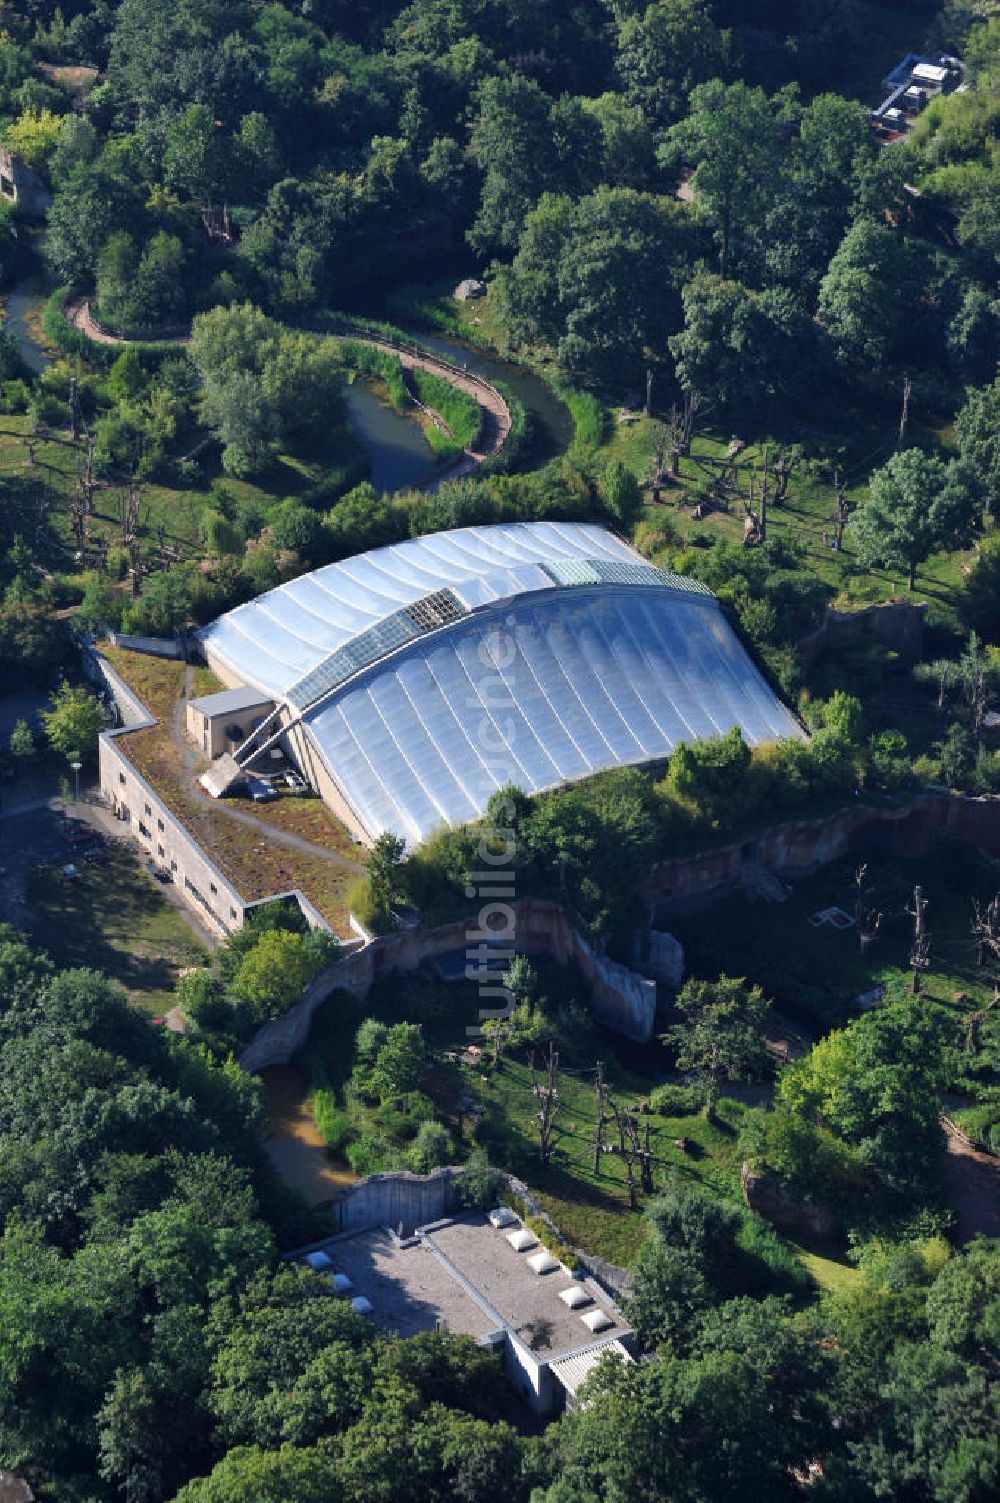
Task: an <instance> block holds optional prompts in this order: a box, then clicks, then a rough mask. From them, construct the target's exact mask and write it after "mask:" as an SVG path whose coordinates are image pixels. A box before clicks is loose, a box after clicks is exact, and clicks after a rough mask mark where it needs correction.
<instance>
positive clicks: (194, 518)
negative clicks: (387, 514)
mask: <svg viewBox="0 0 1000 1503" xmlns="http://www.w3.org/2000/svg"><path fill="white" fill-rule="evenodd" d="M29 429H30V421H29V419H28V418H27V417H26V416H23V415H14V416H11V415H9V414H8V415H2V416H0V481H5V480H15V481H21V482H22V483H23V484H25V485H28V486H34V485H36V484H44V486H45V487H46V488H47V490H48V491H49V493H50V494H54V495H55V497H56V506H55V508H54V522H55V531H56V534H57V537H58V538H59V539H60V541H61V542H62V544H63V545H64V547H65V548H66V550H67V556H66V557H65V558H64V559H63V560H61V561H57V562H60V563H61V566H62V567H66V566H67V564H68V563H69V550H70V548H71V544H72V532H71V526H70V514H69V506H68V502H69V498H70V496H71V495H72V492H73V486H74V483H75V479H76V467H77V460H78V457H79V455H80V454H81V453H82V452H83V450H82V448H80V447H74V446H73V445H72V444H71V443H70V441H69V437H68V432H67V433H66V434H63V433H61V432H59V431H57V430H52V431H50V432H48V433H47V435H46V436H44V437H40V438H39V439H37V440H36V442H35V445H34V456H35V463H34V465H33V466H32V465H31V464H30V463H29V450H28V444H27V436H28V432H29ZM197 437H198V434H197V431H193V432H192V433H191V434H189V435H187V437H186V439H185V441H184V442H182V441H181V440H178V441H177V443H176V444H175V445H174V451H175V453H174V456H173V457H176V455H177V454H179V453H181V452H183V450H184V448H186V447H193V446H194V443H195V442H196V441H197ZM366 465H367V455H366V453H365V451H364V449H363V446H362V445H361V444H360V441H359V440H358V439H357V438H356V437H355V435H354V434H353V433H352V432H351V430H350V428H348V427H347V425H346V423H334V424H333V425H332V426H331V428H330V430H329V432H328V433H327V434H326V435H325V437H324V442H323V444H322V446H321V447H320V448H319V449H317V450H316V451H315V452H312V453H309V454H301V455H292V454H282V455H279V456H278V458H277V459H276V460H275V462H274V464H273V465H272V467H271V468H270V470H269V471H268V472H267V473H266V474H264V475H261V476H259V477H258V479H257V481H256V482H251V481H247V480H237V479H235V478H233V477H232V476H230V475H227V474H225V472H224V471H223V469H222V465H221V463H220V458H219V448H218V445H214V446H211V447H210V448H209V449H208V450H207V451H205V452H204V453H203V454H202V455H201V456H200V458H199V475H198V478H197V479H196V480H195V481H193V482H191V483H190V484H187V483H184V482H182V480H181V477H180V476H179V475H178V474H177V472H176V471H175V470H173V469H172V468H171V466H170V464H169V463H165V464H164V465H162V466H161V467H160V470H159V472H158V473H157V476H156V478H155V479H152V480H148V481H146V482H144V484H143V510H142V517H143V524H142V529H143V536H144V538H145V540H146V548H147V550H149V552H150V554H151V555H154V556H155V552H156V550H157V549H158V546H159V539H160V537H161V535H162V537H163V540H164V541H165V542H166V543H168V544H171V545H174V546H177V547H179V548H180V549H181V551H182V553H183V554H184V556H186V557H198V556H200V555H201V552H202V546H203V545H202V534H201V518H202V516H203V514H204V512H205V511H206V509H209V508H217V507H218V500H217V498H216V497H215V496H214V495H213V493H212V487H213V485H217V486H221V487H222V489H223V490H224V491H225V492H226V493H227V495H229V496H230V497H232V498H233V500H235V501H237V502H241V503H243V504H248V505H256V506H258V507H260V508H262V509H266V508H268V507H270V506H273V505H274V504H275V503H276V502H278V501H281V500H283V499H284V498H285V497H288V496H303V495H308V493H309V492H310V490H311V489H312V488H314V487H322V488H323V499H322V500H321V501H320V503H319V504H320V506H321V508H325V507H327V506H329V505H331V504H332V502H333V498H334V494H335V493H336V491H337V489H338V488H346V487H347V486H349V485H351V484H355V483H356V482H357V481H358V480H359V479H361V478H363V475H364V474H365V473H366ZM341 482H342V484H341ZM120 490H121V486H120V483H119V482H118V481H115V480H105V481H102V482H100V483H99V485H98V489H97V491H96V493H95V511H96V514H95V516H94V517H93V518H91V519H90V521H89V522H88V531H89V535H90V538H91V541H92V543H93V542H96V541H97V540H98V539H104V540H106V541H107V542H108V543H109V544H110V545H111V546H112V547H113V546H115V545H116V543H117V542H118V540H119V537H120V534H121V524H120V520H119V501H118V496H119V492H120ZM327 492H329V495H327ZM74 546H75V545H74Z"/></svg>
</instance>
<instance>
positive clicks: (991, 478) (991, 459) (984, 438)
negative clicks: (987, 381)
mask: <svg viewBox="0 0 1000 1503" xmlns="http://www.w3.org/2000/svg"><path fill="white" fill-rule="evenodd" d="M955 437H956V439H957V440H958V452H959V456H960V458H961V460H962V463H963V465H964V466H965V468H966V469H967V471H968V473H969V475H970V476H972V477H973V480H974V483H975V485H976V488H977V490H978V491H979V494H980V495H981V497H982V499H983V501H984V502H985V504H986V506H987V508H988V509H989V511H990V512H992V514H993V515H994V516H997V515H1000V379H998V380H996V381H994V383H993V385H992V386H983V387H979V388H978V389H976V390H973V391H970V392H968V393H967V394H966V399H965V404H964V406H962V407H961V408H960V409H959V412H958V415H957V416H956V418H955Z"/></svg>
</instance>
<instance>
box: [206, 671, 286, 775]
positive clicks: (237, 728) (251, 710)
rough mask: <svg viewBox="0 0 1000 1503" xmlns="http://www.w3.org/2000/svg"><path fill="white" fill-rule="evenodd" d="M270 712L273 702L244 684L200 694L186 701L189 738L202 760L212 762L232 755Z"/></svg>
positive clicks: (257, 690)
mask: <svg viewBox="0 0 1000 1503" xmlns="http://www.w3.org/2000/svg"><path fill="white" fill-rule="evenodd" d="M273 709H274V701H273V699H271V698H269V696H268V695H266V694H262V693H261V691H260V690H259V689H251V688H248V687H247V686H246V685H245V684H241V685H239V686H238V687H237V688H235V689H220V691H219V692H218V693H217V694H202V695H201V696H200V697H199V698H198V699H192V700H189V701H188V707H187V731H188V735H189V736H190V738H191V740H192V741H193V742H194V744H195V746H197V748H198V750H199V751H200V752H202V753H203V755H204V756H206V757H211V758H212V759H213V760H214V759H215V758H216V757H220V756H223V755H224V754H225V753H226V752H233V751H235V750H236V749H237V747H239V746H240V745H241V744H242V743H243V742H244V741H245V740H246V739H247V737H248V736H249V735H250V733H251V731H253V730H255V729H256V728H257V727H258V726H260V725H261V724H262V723H263V722H264V721H265V720H266V719H267V717H268V715H270V713H271V711H272V710H273Z"/></svg>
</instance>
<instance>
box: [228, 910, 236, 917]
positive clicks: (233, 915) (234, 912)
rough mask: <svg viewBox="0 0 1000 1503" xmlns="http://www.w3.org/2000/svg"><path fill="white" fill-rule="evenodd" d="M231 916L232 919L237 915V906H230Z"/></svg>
mask: <svg viewBox="0 0 1000 1503" xmlns="http://www.w3.org/2000/svg"><path fill="white" fill-rule="evenodd" d="M229 917H230V918H231V919H234V918H235V917H236V909H235V908H230V910H229Z"/></svg>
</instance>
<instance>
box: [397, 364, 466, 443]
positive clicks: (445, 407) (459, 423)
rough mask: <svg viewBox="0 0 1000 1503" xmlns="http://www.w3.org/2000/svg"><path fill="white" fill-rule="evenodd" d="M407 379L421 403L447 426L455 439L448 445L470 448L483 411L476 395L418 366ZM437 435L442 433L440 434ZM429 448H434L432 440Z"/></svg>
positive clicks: (441, 435) (439, 435)
mask: <svg viewBox="0 0 1000 1503" xmlns="http://www.w3.org/2000/svg"><path fill="white" fill-rule="evenodd" d="M410 380H411V381H412V383H413V388H414V390H415V392H416V394H417V396H418V397H419V398H420V400H421V402H423V404H424V406H425V407H429V408H430V409H431V410H432V411H433V412H436V413H437V414H438V415H439V416H440V417H441V418H443V419H444V421H445V423H446V424H447V425H448V429H449V431H450V433H451V436H452V438H453V439H454V444H453V445H451V447H452V448H455V447H456V446H457V447H458V448H459V449H471V448H472V445H473V444H474V443H475V442H476V439H477V438H478V437H479V430H480V427H481V425H482V417H483V410H482V408H481V407H480V405H479V403H478V402H477V401H476V399H475V397H473V396H472V395H470V393H469V392H467V391H462V389H461V388H460V387H458V386H453V385H452V383H451V382H450V381H448V380H446V379H445V377H444V376H436V375H435V374H434V373H433V371H425V370H420V369H419V368H418V369H416V370H413V371H411V372H410ZM438 437H440V438H443V437H444V435H443V434H440V433H439V434H438ZM428 438H430V435H429V434H428ZM431 447H432V448H433V447H434V444H433V441H432V442H431Z"/></svg>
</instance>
